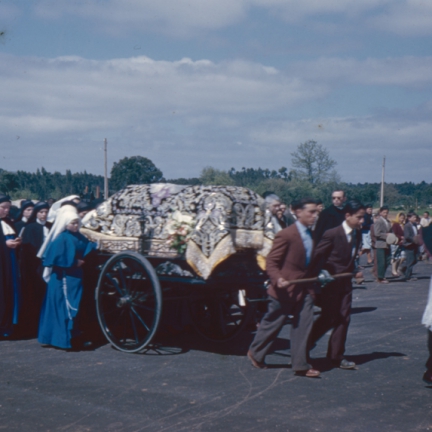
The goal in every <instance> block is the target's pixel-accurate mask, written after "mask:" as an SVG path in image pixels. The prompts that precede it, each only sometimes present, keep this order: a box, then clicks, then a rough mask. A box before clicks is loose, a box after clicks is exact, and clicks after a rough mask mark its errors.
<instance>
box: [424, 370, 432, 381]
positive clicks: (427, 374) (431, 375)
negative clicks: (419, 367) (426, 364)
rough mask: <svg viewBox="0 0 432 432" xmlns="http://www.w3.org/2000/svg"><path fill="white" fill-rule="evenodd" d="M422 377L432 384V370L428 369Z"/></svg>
mask: <svg viewBox="0 0 432 432" xmlns="http://www.w3.org/2000/svg"><path fill="white" fill-rule="evenodd" d="M422 379H423V381H424V382H425V383H426V384H432V372H429V371H426V372H425V373H424V374H423V378H422Z"/></svg>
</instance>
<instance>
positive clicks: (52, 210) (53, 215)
mask: <svg viewBox="0 0 432 432" xmlns="http://www.w3.org/2000/svg"><path fill="white" fill-rule="evenodd" d="M74 199H80V197H79V196H78V195H69V196H67V197H66V198H62V199H61V200H58V201H56V202H55V203H54V204H53V205H52V206H51V208H50V209H49V212H48V217H47V221H48V222H54V221H55V218H56V216H57V213H58V211H59V210H60V208H61V205H62V203H64V202H65V201H72V200H74Z"/></svg>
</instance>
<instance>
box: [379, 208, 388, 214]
mask: <svg viewBox="0 0 432 432" xmlns="http://www.w3.org/2000/svg"><path fill="white" fill-rule="evenodd" d="M384 210H389V208H388V206H382V207H380V209H379V212H380V213H381V212H382V211H384Z"/></svg>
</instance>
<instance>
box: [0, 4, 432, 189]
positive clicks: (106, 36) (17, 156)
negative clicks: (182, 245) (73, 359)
mask: <svg viewBox="0 0 432 432" xmlns="http://www.w3.org/2000/svg"><path fill="white" fill-rule="evenodd" d="M431 36H432V1H430V0H362V1H359V0H345V1H344V0H302V1H298V0H158V1H154V0H74V1H70V0H32V1H28V0H10V1H8V0H0V100H1V104H0V148H1V153H0V168H3V169H6V170H10V171H16V170H25V171H30V172H34V171H36V169H37V168H40V167H45V169H47V170H48V171H60V172H63V173H64V172H65V170H66V169H70V170H72V172H77V171H78V172H81V171H84V170H86V171H87V172H90V173H93V174H103V170H104V161H103V156H104V155H103V140H104V138H106V139H107V140H108V168H109V170H110V169H111V167H112V165H113V163H114V162H117V161H119V160H120V159H121V158H123V157H129V156H136V155H140V156H145V157H147V158H149V159H151V160H152V161H153V162H154V164H155V165H156V166H157V167H158V168H159V169H160V170H161V171H162V172H163V174H164V176H165V178H167V179H170V178H171V179H173V178H179V177H197V176H199V174H200V172H201V170H202V169H203V168H204V167H206V166H213V167H215V168H218V169H223V170H228V169H230V168H231V167H233V168H235V169H241V168H242V167H247V168H249V167H253V168H258V167H261V168H269V169H279V168H280V167H282V166H285V167H287V168H291V153H293V152H294V151H295V150H296V148H297V146H298V145H300V144H301V143H303V142H305V141H308V140H314V141H317V142H318V144H321V145H323V146H324V147H325V148H326V149H327V150H328V151H329V153H330V156H331V157H332V158H333V159H334V160H335V161H336V162H337V166H336V169H337V172H338V173H339V174H340V176H341V178H342V180H343V181H346V182H353V183H357V182H361V183H365V182H379V181H380V179H381V165H382V159H383V156H385V157H386V180H387V181H388V182H397V183H400V182H405V181H413V182H420V181H423V180H424V181H426V182H432V164H431V160H432V121H431V120H432V37H431Z"/></svg>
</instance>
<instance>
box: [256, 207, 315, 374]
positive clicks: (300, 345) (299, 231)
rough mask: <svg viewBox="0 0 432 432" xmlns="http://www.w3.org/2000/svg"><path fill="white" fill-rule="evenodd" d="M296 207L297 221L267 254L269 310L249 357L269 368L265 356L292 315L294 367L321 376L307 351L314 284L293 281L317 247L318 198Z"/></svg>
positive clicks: (302, 274)
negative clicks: (314, 239)
mask: <svg viewBox="0 0 432 432" xmlns="http://www.w3.org/2000/svg"><path fill="white" fill-rule="evenodd" d="M293 210H294V211H295V213H296V216H297V221H296V222H295V224H293V225H291V226H289V227H287V228H285V229H283V230H282V231H279V232H278V233H277V234H276V236H275V239H274V242H273V247H272V249H271V251H270V253H269V255H268V257H267V274H268V276H269V278H270V286H269V288H268V299H269V302H268V310H267V313H266V315H264V317H263V319H262V321H261V324H260V326H259V328H258V331H257V333H256V335H255V338H254V340H253V342H252V344H251V346H250V348H249V351H248V357H249V359H250V361H251V363H252V365H253V366H254V367H256V368H260V369H264V368H266V364H265V363H264V359H265V356H266V354H267V353H268V351H269V350H270V348H271V345H272V344H273V342H274V341H275V339H276V338H277V336H278V334H279V332H280V330H281V329H282V327H283V325H284V324H285V322H286V319H287V317H288V316H292V317H293V320H292V327H291V359H292V368H293V370H294V371H295V372H296V374H297V375H301V376H307V377H318V376H319V375H320V372H319V371H317V370H315V369H312V367H311V365H309V364H308V362H307V351H306V350H307V340H308V337H309V333H310V330H311V328H312V324H313V286H310V285H309V286H308V285H303V284H291V283H290V282H289V281H290V280H296V279H302V278H304V277H305V276H306V273H307V268H308V265H309V261H310V259H311V256H312V247H313V242H312V234H311V231H310V227H311V226H312V225H313V224H314V222H315V218H316V213H317V209H316V204H315V200H313V199H303V200H300V201H297V202H296V204H295V206H294V207H293Z"/></svg>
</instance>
